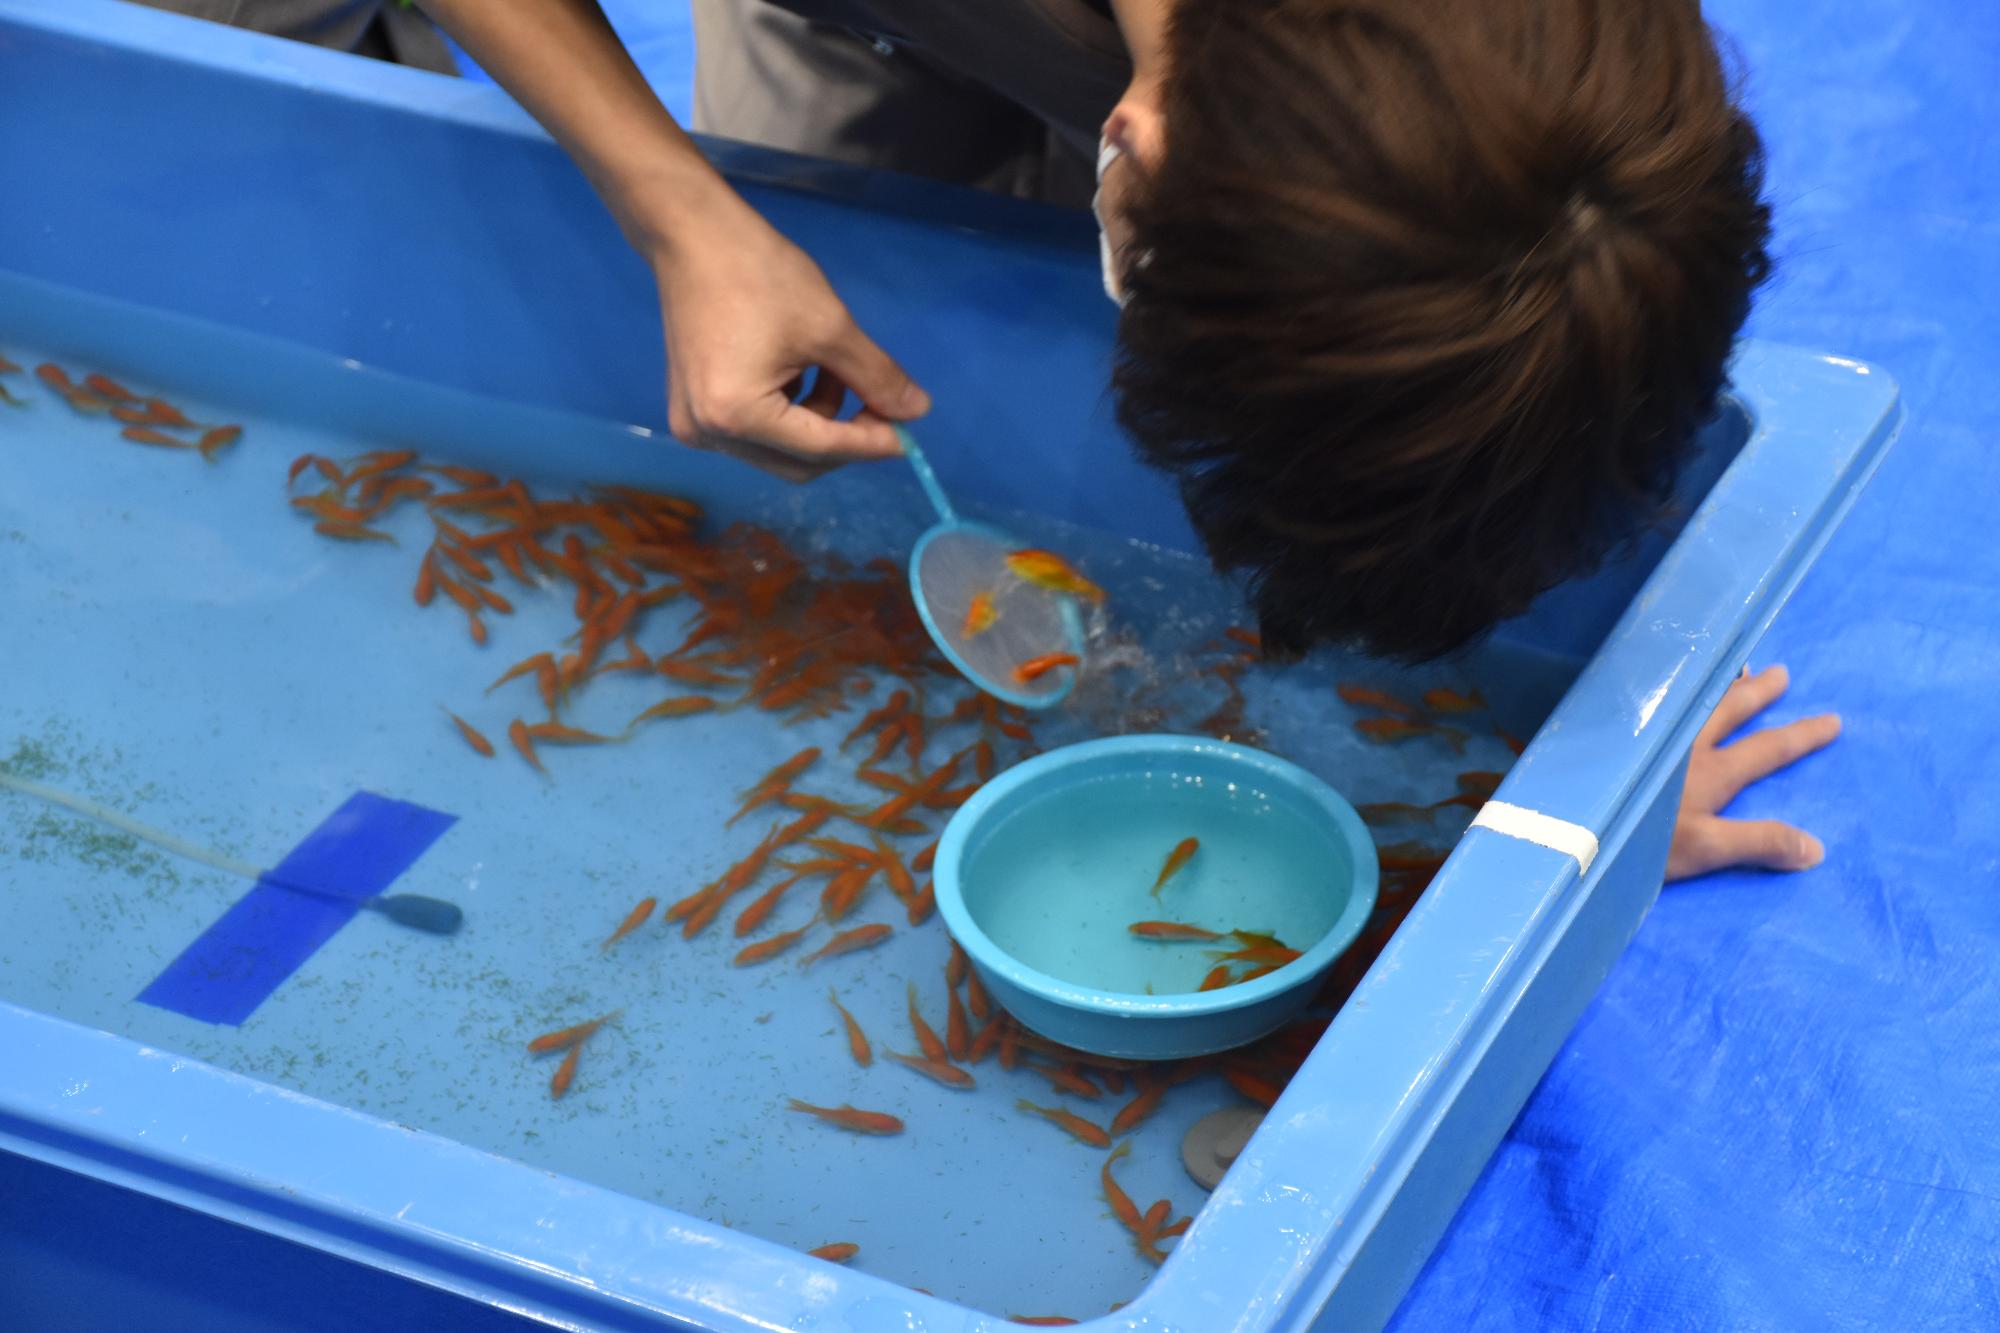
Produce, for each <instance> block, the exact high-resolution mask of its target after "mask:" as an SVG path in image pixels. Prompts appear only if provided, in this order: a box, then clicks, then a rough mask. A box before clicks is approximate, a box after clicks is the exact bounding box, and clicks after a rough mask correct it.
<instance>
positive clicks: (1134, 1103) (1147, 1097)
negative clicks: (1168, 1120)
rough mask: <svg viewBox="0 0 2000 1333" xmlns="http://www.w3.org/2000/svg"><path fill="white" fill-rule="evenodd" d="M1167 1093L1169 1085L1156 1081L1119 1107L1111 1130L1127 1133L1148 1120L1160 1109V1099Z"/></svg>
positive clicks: (1114, 1132)
mask: <svg viewBox="0 0 2000 1333" xmlns="http://www.w3.org/2000/svg"><path fill="white" fill-rule="evenodd" d="M1166 1095H1167V1085H1166V1084H1164V1083H1155V1084H1153V1085H1152V1086H1151V1087H1148V1088H1146V1089H1144V1090H1143V1091H1141V1092H1140V1094H1139V1095H1138V1096H1137V1097H1134V1098H1133V1099H1132V1100H1131V1101H1129V1102H1127V1103H1125V1104H1124V1105H1123V1106H1121V1107H1119V1108H1118V1114H1117V1115H1115V1116H1112V1117H1111V1132H1112V1133H1113V1134H1126V1133H1130V1132H1131V1131H1132V1130H1135V1129H1137V1128H1138V1127H1139V1126H1140V1125H1142V1124H1144V1123H1145V1122H1146V1119H1147V1118H1148V1117H1149V1116H1151V1115H1152V1114H1153V1112H1155V1111H1157V1110H1159V1109H1160V1099H1161V1098H1163V1097H1165V1096H1166Z"/></svg>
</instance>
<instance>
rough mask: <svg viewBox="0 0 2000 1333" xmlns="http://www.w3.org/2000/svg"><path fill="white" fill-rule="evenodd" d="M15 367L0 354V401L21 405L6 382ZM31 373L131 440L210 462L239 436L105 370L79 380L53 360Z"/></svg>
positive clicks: (75, 408)
mask: <svg viewBox="0 0 2000 1333" xmlns="http://www.w3.org/2000/svg"><path fill="white" fill-rule="evenodd" d="M21 373H22V371H21V367H19V366H17V365H15V364H14V363H13V362H12V361H9V360H8V359H7V358H6V357H4V356H0V403H4V404H5V405H7V406H9V407H26V406H27V405H28V400H27V399H25V398H22V397H19V396H18V395H16V394H14V393H13V392H11V391H10V390H9V389H8V388H7V384H6V378H5V377H6V376H8V375H18V374H21ZM35 378H36V379H38V380H40V381H41V382H42V383H43V384H44V385H45V386H47V388H48V389H49V390H50V391H51V392H52V393H54V394H55V395H56V396H57V397H59V398H61V399H62V400H63V401H64V402H66V403H68V404H69V405H70V408H71V410H72V411H74V412H75V413H76V414H77V415H78V416H85V417H98V416H101V417H108V418H110V419H111V420H112V421H114V422H116V423H118V424H119V425H120V426H121V427H122V429H120V430H119V432H118V434H119V436H120V438H122V439H125V440H128V441H130V442H131V443H133V444H148V445H152V446H153V447H155V448H158V449H191V450H193V451H194V452H196V453H198V454H200V455H201V456H202V457H203V458H205V459H207V460H208V461H209V462H211V463H213V462H214V461H215V458H216V455H217V454H219V453H221V452H222V451H223V450H224V449H227V448H229V447H230V446H231V445H233V444H235V443H236V442H237V441H238V440H240V439H242V438H243V427H241V426H237V425H203V424H202V423H201V422H198V421H190V420H188V418H187V415H186V414H185V413H183V412H182V411H181V410H180V409H179V408H178V407H175V406H174V405H173V404H172V403H170V402H168V401H166V400H165V399H164V398H154V397H145V396H141V395H140V394H136V393H134V392H132V390H130V389H128V388H126V387H125V386H124V385H122V384H120V383H119V382H118V381H117V380H114V379H112V378H111V377H110V376H109V375H104V374H99V373H98V372H96V371H92V372H90V373H88V374H86V375H84V376H83V378H82V380H81V381H78V380H76V379H74V378H72V377H71V375H70V372H69V371H66V370H64V369H63V368H62V367H61V366H58V365H56V364H55V363H54V362H49V361H44V362H43V363H42V364H40V365H38V366H36V367H35Z"/></svg>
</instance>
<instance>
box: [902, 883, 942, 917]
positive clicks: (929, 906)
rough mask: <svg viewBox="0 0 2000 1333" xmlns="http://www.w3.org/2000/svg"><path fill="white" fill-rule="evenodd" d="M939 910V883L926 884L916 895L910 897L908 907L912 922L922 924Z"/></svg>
mask: <svg viewBox="0 0 2000 1333" xmlns="http://www.w3.org/2000/svg"><path fill="white" fill-rule="evenodd" d="M935 911H937V885H935V884H926V885H924V887H923V889H922V891H921V892H919V893H918V894H917V896H916V897H914V898H912V899H910V901H909V904H908V906H907V908H906V914H907V915H908V917H909V921H910V924H911V925H913V926H921V925H923V924H924V922H926V921H928V920H930V919H931V913H933V912H935Z"/></svg>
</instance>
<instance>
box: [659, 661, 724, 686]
mask: <svg viewBox="0 0 2000 1333" xmlns="http://www.w3.org/2000/svg"><path fill="white" fill-rule="evenodd" d="M653 670H655V671H657V672H659V673H660V674H661V675H662V676H665V677H666V678H667V679H668V680H672V681H678V682H679V683H681V684H682V685H717V686H727V685H739V684H741V683H742V679H741V678H740V677H737V676H732V675H730V674H729V673H728V672H726V671H717V670H716V669H715V668H714V667H710V666H703V665H702V664H701V663H699V662H688V661H683V660H681V659H679V658H674V657H662V658H660V659H658V660H657V661H655V662H654V663H653Z"/></svg>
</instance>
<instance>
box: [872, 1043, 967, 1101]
mask: <svg viewBox="0 0 2000 1333" xmlns="http://www.w3.org/2000/svg"><path fill="white" fill-rule="evenodd" d="M886 1054H887V1055H888V1057H889V1058H890V1059H891V1060H894V1061H896V1062H897V1063H898V1064H901V1065H904V1066H907V1067H908V1068H911V1069H914V1070H916V1071H917V1072H918V1073H919V1074H922V1075H923V1076H924V1077H925V1078H927V1079H930V1080H931V1081H932V1082H933V1083H942V1084H943V1085H944V1086H945V1087H947V1088H958V1089H960V1090H961V1091H963V1090H967V1089H970V1088H973V1087H976V1086H978V1085H977V1083H976V1082H975V1081H974V1079H973V1077H972V1075H970V1074H968V1073H966V1072H965V1071H964V1070H963V1069H960V1068H959V1067H958V1066H957V1065H955V1064H952V1063H951V1062H950V1061H948V1060H926V1059H924V1058H923V1057H922V1056H920V1055H905V1054H904V1053H903V1052H901V1051H888V1052H886Z"/></svg>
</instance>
